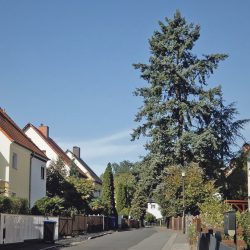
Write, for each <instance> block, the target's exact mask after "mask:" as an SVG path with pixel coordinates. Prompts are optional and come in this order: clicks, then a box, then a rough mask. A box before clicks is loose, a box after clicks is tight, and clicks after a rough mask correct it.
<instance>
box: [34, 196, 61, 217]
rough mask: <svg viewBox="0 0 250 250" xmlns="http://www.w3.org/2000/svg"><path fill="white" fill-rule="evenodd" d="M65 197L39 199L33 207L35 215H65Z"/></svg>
mask: <svg viewBox="0 0 250 250" xmlns="http://www.w3.org/2000/svg"><path fill="white" fill-rule="evenodd" d="M63 204H64V199H62V198H59V197H58V196H55V197H53V198H50V197H47V196H46V197H43V198H42V199H40V200H37V201H36V202H35V204H34V206H33V207H32V209H31V213H32V214H34V215H53V216H58V215H63V214H64V213H65V208H64V206H63Z"/></svg>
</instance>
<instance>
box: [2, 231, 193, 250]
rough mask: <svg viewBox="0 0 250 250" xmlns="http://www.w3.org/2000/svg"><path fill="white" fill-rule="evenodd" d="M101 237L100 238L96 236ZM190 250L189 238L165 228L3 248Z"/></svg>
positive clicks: (42, 249)
mask: <svg viewBox="0 0 250 250" xmlns="http://www.w3.org/2000/svg"><path fill="white" fill-rule="evenodd" d="M95 236H97V235H95ZM1 249H3V250H16V249H18V250H81V249H82V250H189V245H188V243H187V235H184V234H182V233H181V232H178V231H173V230H168V229H166V228H165V227H155V228H142V229H136V230H131V231H122V232H113V233H111V234H107V235H104V236H101V237H98V238H94V239H90V240H86V237H80V236H79V237H75V238H70V239H64V240H59V241H57V242H56V244H47V243H44V242H33V243H32V242H26V243H23V244H22V243H21V244H14V245H4V246H0V250H1Z"/></svg>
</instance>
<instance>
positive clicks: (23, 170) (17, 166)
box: [0, 108, 48, 206]
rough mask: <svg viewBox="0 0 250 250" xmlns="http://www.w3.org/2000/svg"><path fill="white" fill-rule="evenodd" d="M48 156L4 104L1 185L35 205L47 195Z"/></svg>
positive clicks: (0, 136) (0, 130)
mask: <svg viewBox="0 0 250 250" xmlns="http://www.w3.org/2000/svg"><path fill="white" fill-rule="evenodd" d="M47 161H48V158H47V157H46V155H45V154H44V153H43V152H42V151H41V150H40V149H39V148H38V147H37V146H36V145H35V144H34V143H33V142H32V141H31V140H30V139H29V138H28V137H27V136H26V135H25V133H24V132H23V131H22V130H21V129H20V128H19V127H18V126H17V125H16V123H15V122H14V121H13V120H12V119H11V118H10V117H9V116H8V115H7V114H6V112H5V111H4V110H3V109H1V108H0V188H1V192H2V193H4V194H5V195H7V196H17V197H20V198H25V199H27V200H28V201H29V205H30V206H32V205H33V204H34V202H35V201H36V200H38V199H40V198H42V197H44V196H45V195H46V177H45V166H46V162H47Z"/></svg>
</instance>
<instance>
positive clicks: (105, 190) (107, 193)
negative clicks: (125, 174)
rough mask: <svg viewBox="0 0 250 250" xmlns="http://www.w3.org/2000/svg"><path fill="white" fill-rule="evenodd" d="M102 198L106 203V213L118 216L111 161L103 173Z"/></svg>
mask: <svg viewBox="0 0 250 250" xmlns="http://www.w3.org/2000/svg"><path fill="white" fill-rule="evenodd" d="M101 200H102V203H103V205H104V211H105V213H106V214H107V215H114V216H116V215H117V212H116V209H115V198H114V177H113V172H112V166H111V163H108V166H107V168H106V170H105V172H104V174H103V182H102V194H101Z"/></svg>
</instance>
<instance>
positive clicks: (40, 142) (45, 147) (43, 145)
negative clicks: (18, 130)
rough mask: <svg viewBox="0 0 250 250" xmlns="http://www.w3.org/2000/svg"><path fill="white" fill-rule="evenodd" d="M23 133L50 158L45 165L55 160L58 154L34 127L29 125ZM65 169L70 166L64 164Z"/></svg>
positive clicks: (47, 165)
mask: <svg viewBox="0 0 250 250" xmlns="http://www.w3.org/2000/svg"><path fill="white" fill-rule="evenodd" d="M25 134H26V135H27V136H28V137H29V138H30V139H31V140H32V141H33V142H34V143H35V144H36V146H37V147H38V148H39V149H40V150H42V151H45V154H46V156H47V157H48V158H49V159H50V160H49V161H47V164H46V167H49V165H50V163H51V160H53V161H56V160H57V159H58V154H57V153H56V152H55V151H54V150H53V149H52V148H51V147H50V145H49V144H48V143H47V142H46V141H45V140H44V139H43V138H42V137H41V136H40V135H39V134H38V133H37V131H35V130H34V128H32V127H29V128H28V129H27V130H26V131H25ZM65 167H66V169H67V171H69V169H70V167H69V166H68V165H67V164H65Z"/></svg>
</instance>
